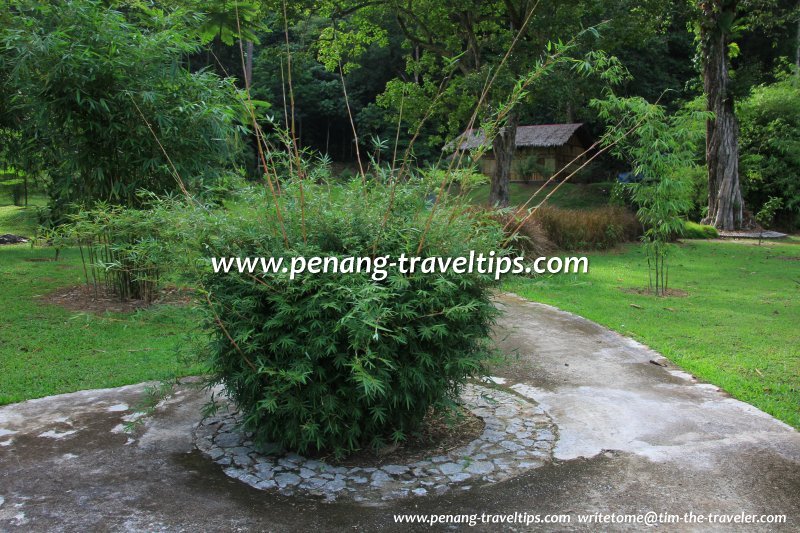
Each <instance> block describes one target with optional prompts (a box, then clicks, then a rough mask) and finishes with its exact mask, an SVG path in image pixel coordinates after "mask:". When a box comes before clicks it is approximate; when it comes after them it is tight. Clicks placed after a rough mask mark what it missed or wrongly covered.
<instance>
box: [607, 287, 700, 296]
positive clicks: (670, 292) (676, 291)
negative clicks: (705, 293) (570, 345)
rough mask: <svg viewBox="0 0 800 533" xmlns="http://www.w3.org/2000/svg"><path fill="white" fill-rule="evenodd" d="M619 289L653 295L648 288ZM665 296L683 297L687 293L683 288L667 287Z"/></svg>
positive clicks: (631, 292) (641, 294)
mask: <svg viewBox="0 0 800 533" xmlns="http://www.w3.org/2000/svg"><path fill="white" fill-rule="evenodd" d="M618 288H619V290H621V291H622V292H625V293H628V294H638V295H640V296H654V294H653V293H652V291H650V289H634V288H633V287H618ZM664 296H665V297H670V298H685V297H687V296H689V293H688V292H687V291H685V290H683V289H667V290H666V294H664Z"/></svg>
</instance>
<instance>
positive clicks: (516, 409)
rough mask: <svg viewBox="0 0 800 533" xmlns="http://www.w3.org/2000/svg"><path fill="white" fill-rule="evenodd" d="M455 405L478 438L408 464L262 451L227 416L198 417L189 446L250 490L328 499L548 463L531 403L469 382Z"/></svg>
mask: <svg viewBox="0 0 800 533" xmlns="http://www.w3.org/2000/svg"><path fill="white" fill-rule="evenodd" d="M462 402H463V405H464V407H466V408H467V409H468V410H470V411H471V412H472V413H474V414H475V415H476V416H478V417H480V418H481V419H483V421H484V424H485V426H484V429H483V433H481V435H480V436H479V437H478V438H476V439H475V440H473V441H471V442H469V443H468V444H466V445H464V446H460V447H458V448H454V449H453V450H450V451H449V452H447V453H446V454H442V455H436V456H433V457H429V458H426V459H424V460H421V461H415V462H413V463H409V464H385V465H382V466H380V467H358V466H355V467H344V466H334V465H330V464H328V463H326V462H325V461H323V460H317V459H308V458H305V457H302V456H300V455H297V454H295V453H285V454H270V455H266V454H262V453H259V452H257V451H256V450H255V449H254V448H253V443H252V441H251V440H250V439H249V434H245V433H242V432H241V431H240V430H239V424H238V422H239V417H238V413H235V412H232V413H222V414H217V415H214V416H211V417H207V418H204V419H203V420H202V421H201V422H200V424H199V425H198V427H197V429H196V430H195V444H196V446H197V448H198V449H199V450H200V451H201V452H203V453H204V454H205V455H207V456H208V457H210V458H211V459H212V460H213V461H214V462H216V463H217V464H219V465H221V466H223V468H224V472H225V474H227V475H228V476H230V477H232V478H235V479H238V480H240V481H242V482H244V483H247V484H248V485H250V486H252V487H255V488H257V489H261V490H276V491H278V492H280V493H281V494H283V495H294V494H306V495H311V496H322V497H324V498H325V499H326V500H328V501H333V500H336V499H337V498H350V499H352V500H354V501H376V500H392V499H396V498H405V497H409V496H425V495H427V494H443V493H444V492H447V491H448V490H451V489H453V488H455V487H461V488H463V489H468V488H470V487H471V484H478V483H479V484H483V483H496V482H498V481H503V480H506V479H509V478H512V477H515V476H518V475H520V474H521V473H523V472H525V471H527V470H530V469H533V468H538V467H540V466H543V465H544V464H546V463H548V462H550V461H551V460H552V451H553V446H554V445H555V441H556V427H555V425H554V424H553V422H552V421H551V420H550V417H549V416H548V415H547V414H546V413H545V412H544V411H543V410H542V409H541V408H539V406H537V405H536V404H534V403H532V402H530V401H528V400H526V399H524V398H521V397H519V396H517V395H516V394H513V393H510V392H506V391H502V390H498V389H495V388H489V387H485V386H482V385H477V384H467V385H466V386H465V387H464V390H463V393H462Z"/></svg>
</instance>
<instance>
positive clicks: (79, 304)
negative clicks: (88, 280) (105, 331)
mask: <svg viewBox="0 0 800 533" xmlns="http://www.w3.org/2000/svg"><path fill="white" fill-rule="evenodd" d="M39 300H40V301H41V302H44V303H47V304H50V305H57V306H59V307H63V308H65V309H69V310H70V311H82V312H89V313H96V314H102V313H130V312H133V311H136V310H137V309H144V308H146V307H150V306H151V305H154V304H173V305H185V304H187V303H188V302H189V301H190V300H191V292H190V291H188V290H186V289H178V288H175V287H167V288H165V289H162V290H161V292H160V293H159V297H158V299H156V300H154V301H153V302H151V303H148V302H146V301H144V300H120V299H119V297H118V296H116V295H115V294H113V293H111V292H109V291H108V290H107V289H106V288H105V287H103V286H98V287H97V290H96V291H95V288H94V287H92V286H88V285H75V286H71V287H62V288H60V289H58V290H56V291H53V292H51V293H50V294H47V295H45V296H42V297H40V298H39Z"/></svg>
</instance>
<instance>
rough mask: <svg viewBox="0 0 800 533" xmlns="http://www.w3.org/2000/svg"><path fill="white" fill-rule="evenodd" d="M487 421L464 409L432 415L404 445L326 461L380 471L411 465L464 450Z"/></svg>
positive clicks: (359, 452)
mask: <svg viewBox="0 0 800 533" xmlns="http://www.w3.org/2000/svg"><path fill="white" fill-rule="evenodd" d="M483 427H484V422H483V420H482V419H481V418H479V417H477V416H475V415H474V414H472V413H471V412H470V411H468V410H467V409H464V408H463V407H460V408H459V410H458V411H457V413H456V416H455V417H453V416H452V415H451V416H450V419H448V418H447V417H445V416H444V415H441V414H438V415H435V414H430V415H428V416H427V417H426V418H425V421H424V422H423V424H422V428H421V429H420V431H419V433H418V434H416V435H410V436H409V437H408V440H406V441H405V442H403V443H401V444H397V445H392V446H387V447H385V448H383V449H381V450H378V451H373V450H361V451H358V452H356V453H354V454H352V455H349V456H347V457H346V458H344V459H342V460H339V461H337V460H335V458H334V457H333V456H324V457H320V459H324V460H325V462H327V463H330V464H332V465H337V466H348V467H352V466H360V467H373V468H378V467H380V466H381V465H386V464H410V463H413V462H416V461H420V460H422V459H425V458H429V457H433V456H436V455H444V454H446V453H447V452H448V451H450V450H453V449H455V448H460V447H461V446H465V445H467V444H469V443H470V442H472V441H473V440H475V439H477V438H478V437H480V435H481V433H483Z"/></svg>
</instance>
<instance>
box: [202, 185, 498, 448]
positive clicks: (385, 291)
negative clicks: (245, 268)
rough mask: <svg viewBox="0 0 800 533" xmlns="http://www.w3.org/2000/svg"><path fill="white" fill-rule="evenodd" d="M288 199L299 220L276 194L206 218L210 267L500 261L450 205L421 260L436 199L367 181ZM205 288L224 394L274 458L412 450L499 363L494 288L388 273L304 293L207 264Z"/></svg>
mask: <svg viewBox="0 0 800 533" xmlns="http://www.w3.org/2000/svg"><path fill="white" fill-rule="evenodd" d="M282 191H283V192H282V194H281V197H280V206H281V207H282V208H283V212H284V213H288V212H291V213H292V216H291V217H288V216H286V217H284V218H283V223H281V222H280V221H279V220H278V219H277V213H276V212H275V210H274V209H272V207H271V206H274V203H273V201H272V200H271V198H270V197H269V195H266V196H259V195H257V194H256V193H253V194H252V195H250V196H249V197H247V198H246V199H244V200H243V201H242V202H241V205H240V206H239V207H241V208H240V209H236V210H234V211H233V212H231V211H227V212H214V213H212V214H210V215H204V214H202V213H200V212H195V214H194V215H192V216H195V217H199V218H198V219H197V220H195V221H193V222H191V223H190V224H191V225H192V226H194V228H195V231H194V235H195V236H196V237H195V238H196V239H197V240H196V241H195V242H196V243H197V245H199V246H200V249H201V252H202V254H203V256H205V257H238V256H240V257H261V256H264V257H282V258H285V260H286V261H289V260H290V258H291V257H294V256H304V257H311V256H336V257H338V258H340V259H341V258H344V257H347V256H371V257H377V256H383V255H391V256H392V257H393V258H396V257H398V256H399V255H400V254H401V253H405V254H407V255H421V256H424V257H432V256H446V257H453V256H461V255H468V254H469V251H470V250H475V251H476V253H478V252H484V253H488V251H489V250H491V249H496V248H495V247H496V243H498V242H500V241H501V236H502V233H501V230H500V228H499V227H498V226H497V224H496V223H492V222H491V221H490V220H488V219H487V218H486V217H485V216H482V215H481V214H480V213H475V212H470V211H469V210H468V209H467V208H466V207H464V206H450V207H442V206H439V208H438V209H436V210H435V211H434V214H433V218H432V220H431V225H430V231H429V232H428V233H427V235H426V239H425V241H424V245H423V247H422V250H421V252H420V253H419V254H417V246H418V243H419V242H420V236H421V235H422V234H423V232H424V228H425V226H426V223H427V219H428V217H429V216H430V215H431V212H430V208H429V207H426V201H425V199H426V196H427V193H428V190H426V189H425V188H424V187H420V186H418V185H414V184H406V185H399V186H398V188H397V191H396V194H395V195H391V194H389V192H388V191H387V190H386V189H385V188H384V187H383V186H380V185H375V184H368V185H366V186H364V185H362V184H361V183H360V180H354V181H353V182H351V183H349V184H345V185H335V186H334V185H330V186H328V185H319V186H317V185H312V184H309V183H308V182H307V181H306V184H305V186H304V193H303V197H304V199H305V201H304V204H303V203H302V200H301V199H300V198H301V195H300V192H299V183H297V182H295V183H289V184H285V185H283V187H282ZM265 194H266V193H265ZM392 198H393V199H392ZM390 202H391V204H392V207H391V208H389V206H390ZM301 205H302V207H301ZM387 212H388V216H387V215H386V213H387ZM384 217H386V218H385V219H384ZM384 221H385V223H384ZM282 224H283V225H284V227H285V232H286V237H285V238H284V236H283V234H282V231H281V230H280V228H281V225H282ZM381 228H383V229H381ZM197 276H198V277H197V279H196V280H195V282H194V283H193V285H195V286H198V287H200V291H201V293H202V294H204V295H205V296H207V298H208V299H207V301H206V304H207V306H206V308H207V311H208V316H207V319H206V321H205V328H206V329H207V330H208V332H209V333H210V335H211V337H212V339H213V340H212V341H211V343H210V345H209V349H208V351H207V362H208V366H209V371H210V375H211V381H212V383H220V384H222V385H223V386H224V389H225V390H226V392H227V393H228V395H229V396H230V397H231V398H232V399H233V400H234V402H235V403H236V404H237V406H238V408H239V409H240V411H241V413H242V414H243V424H244V427H245V429H247V430H249V431H252V432H253V434H254V441H255V442H256V444H257V445H260V446H262V447H265V446H267V444H269V443H276V444H278V445H280V446H282V447H283V448H286V449H290V450H294V451H297V452H300V453H308V452H322V451H325V452H328V451H332V452H334V453H336V454H337V455H343V454H346V453H348V452H350V451H353V450H356V449H358V448H361V447H364V446H372V447H379V446H382V445H383V444H385V443H387V442H390V441H394V442H397V441H402V440H403V439H405V438H406V437H407V436H408V435H409V434H410V433H412V432H414V431H415V430H416V429H417V428H418V426H419V425H420V423H421V421H422V419H423V417H424V416H425V415H426V414H427V413H428V412H429V411H430V410H431V409H446V408H448V407H449V406H451V405H453V402H454V401H455V400H456V398H457V395H458V393H459V390H460V388H461V386H462V385H463V384H464V383H465V380H466V379H467V378H469V377H470V376H475V375H477V374H479V373H481V372H482V371H483V370H484V363H485V362H486V361H487V358H488V357H489V356H490V354H491V352H490V350H489V348H488V343H487V340H488V337H489V333H490V327H491V324H492V322H493V319H494V317H495V316H496V314H497V311H496V309H495V308H494V306H493V305H492V303H491V301H490V294H491V293H490V289H491V288H492V287H493V286H494V285H495V281H494V280H493V279H492V278H491V277H490V276H487V275H483V274H478V273H473V274H464V275H455V274H452V273H444V274H423V273H420V272H417V273H413V274H407V275H401V274H400V273H398V272H397V271H396V269H394V270H393V269H388V275H387V277H386V278H385V279H381V280H374V279H372V277H371V276H370V275H369V274H367V273H361V274H350V275H335V274H316V275H312V274H302V275H300V276H298V277H296V278H295V279H294V280H292V279H289V276H288V274H275V275H264V276H261V275H259V276H254V275H249V274H234V273H230V274H214V273H213V272H212V271H211V267H210V265H209V263H208V262H207V261H206V262H204V263H203V268H201V269H200V270H199V271H198V272H197Z"/></svg>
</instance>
